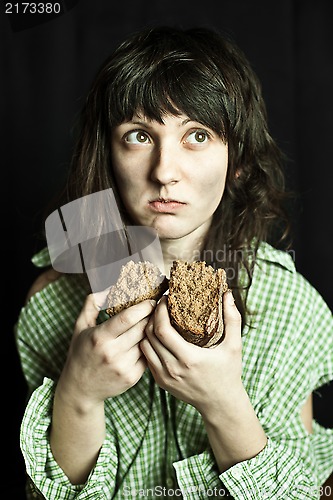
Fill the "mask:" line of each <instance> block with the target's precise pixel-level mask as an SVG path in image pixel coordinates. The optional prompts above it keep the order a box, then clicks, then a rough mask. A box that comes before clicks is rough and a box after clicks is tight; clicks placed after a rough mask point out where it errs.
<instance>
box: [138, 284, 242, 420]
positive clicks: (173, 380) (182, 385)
mask: <svg viewBox="0 0 333 500" xmlns="http://www.w3.org/2000/svg"><path fill="white" fill-rule="evenodd" d="M223 316H224V329H225V335H224V339H223V341H222V342H221V343H220V344H218V345H216V346H213V347H210V348H202V347H198V346H196V345H194V344H191V343H189V342H187V341H186V340H185V339H183V337H182V336H181V335H179V333H178V332H177V331H176V330H175V329H174V328H173V327H172V326H171V324H170V319H169V314H168V310H167V299H166V297H163V298H162V300H161V301H160V303H159V304H158V305H157V307H156V309H155V312H154V314H153V315H152V316H151V318H150V320H149V323H148V324H147V326H146V334H147V337H145V338H144V339H143V340H142V341H141V344H140V345H141V350H142V352H143V354H144V356H145V358H146V360H147V363H148V366H149V368H150V370H151V373H152V374H153V377H154V379H155V380H156V382H157V384H158V385H159V386H160V387H162V388H163V389H165V390H167V391H168V392H170V393H171V394H172V395H173V396H175V397H177V398H178V399H181V400H183V401H185V402H186V403H189V404H191V405H193V406H194V407H195V408H197V410H198V411H199V412H200V413H202V414H203V415H208V414H209V413H211V412H214V411H216V410H217V409H218V408H221V407H224V408H227V407H228V406H229V407H230V406H232V405H233V402H234V401H235V397H237V394H238V393H239V391H240V390H244V389H243V386H242V381H241V374H242V341H241V315H240V313H239V311H238V309H237V307H236V305H235V303H234V299H233V296H232V293H231V292H227V293H225V294H224V297H223ZM226 405H227V406H226Z"/></svg>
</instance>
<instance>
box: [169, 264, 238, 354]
mask: <svg viewBox="0 0 333 500" xmlns="http://www.w3.org/2000/svg"><path fill="white" fill-rule="evenodd" d="M227 290H228V284H227V280H226V273H225V270H224V269H217V270H216V271H215V270H214V269H213V267H212V266H208V265H207V264H206V262H203V261H199V262H193V263H188V262H185V261H181V260H175V261H174V262H173V265H172V267H171V270H170V280H169V295H168V311H169V315H170V321H171V324H172V326H173V327H174V328H175V329H176V330H177V331H178V332H179V333H180V334H181V335H182V336H183V337H184V339H185V340H187V341H188V342H191V343H192V344H196V345H198V346H200V347H211V346H212V345H215V344H217V343H219V342H220V341H221V340H222V338H223V330H224V325H223V309H222V297H223V294H224V293H225V292H226V291H227Z"/></svg>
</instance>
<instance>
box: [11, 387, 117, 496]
mask: <svg viewBox="0 0 333 500" xmlns="http://www.w3.org/2000/svg"><path fill="white" fill-rule="evenodd" d="M54 386H55V384H54V382H53V381H52V380H50V379H48V378H45V379H44V382H43V385H42V386H40V387H39V388H37V389H36V390H35V391H34V392H33V393H32V395H31V397H30V400H29V402H28V404H27V407H26V411H25V413H24V416H23V419H22V424H21V431H20V444H21V449H22V453H23V457H24V460H25V465H26V471H27V474H28V490H29V489H30V491H31V495H30V498H61V499H63V500H72V499H79V500H84V499H88V498H89V499H91V498H100V499H101V500H103V499H105V500H106V499H110V498H112V496H113V494H114V490H115V479H116V471H117V463H118V456H117V450H116V446H115V443H114V440H113V438H112V436H110V435H107V436H106V439H105V441H104V443H103V446H102V448H101V450H100V453H99V457H98V460H97V462H96V465H95V467H94V469H93V470H92V471H91V473H90V476H89V478H88V479H87V481H86V483H85V484H84V485H72V484H71V482H70V481H69V479H68V478H67V476H66V475H65V474H64V472H63V471H62V469H61V468H60V467H59V465H58V464H57V462H56V461H55V460H54V458H53V455H52V452H51V449H50V445H49V426H50V422H51V411H52V402H53V395H54ZM28 494H30V493H28ZM28 498H29V497H28Z"/></svg>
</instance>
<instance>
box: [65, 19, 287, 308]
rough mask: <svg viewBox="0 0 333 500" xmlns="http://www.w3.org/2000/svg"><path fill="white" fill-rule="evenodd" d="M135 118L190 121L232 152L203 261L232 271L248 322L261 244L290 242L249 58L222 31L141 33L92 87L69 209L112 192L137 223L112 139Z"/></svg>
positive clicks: (275, 158) (278, 164)
mask: <svg viewBox="0 0 333 500" xmlns="http://www.w3.org/2000/svg"><path fill="white" fill-rule="evenodd" d="M136 111H140V112H143V113H144V115H145V116H146V117H148V118H149V119H152V120H157V121H158V122H160V123H163V117H164V116H165V115H166V114H172V115H178V114H180V113H184V114H185V115H187V116H188V117H189V118H190V119H191V120H194V121H197V122H199V123H202V124H203V125H206V126H207V127H209V128H211V129H212V130H214V131H215V132H216V133H218V134H219V135H220V137H221V138H222V139H223V140H224V141H225V142H226V143H228V151H229V158H228V173H227V182H226V187H225V192H224V194H223V198H222V201H221V203H220V205H219V207H218V208H217V210H216V212H215V214H214V220H213V224H212V225H211V228H210V231H209V234H208V236H207V240H206V243H205V248H204V249H203V253H202V256H203V258H204V260H206V261H209V263H210V264H213V265H215V266H218V267H224V268H226V270H227V272H228V270H229V271H232V272H231V273H229V276H228V278H229V285H230V286H231V287H232V288H233V289H234V294H235V296H236V302H237V305H238V307H239V308H240V310H241V312H242V315H243V317H244V316H245V307H244V304H243V301H242V300H241V295H240V293H239V290H240V288H241V285H240V283H239V281H240V280H239V269H240V267H243V269H246V271H247V276H248V280H247V282H246V283H243V285H242V287H243V288H245V289H248V287H249V286H250V284H251V275H252V268H253V262H254V258H253V257H255V252H256V249H257V247H258V245H259V243H260V242H261V241H263V240H265V241H270V242H273V240H274V241H278V240H279V241H282V240H283V239H284V238H285V237H286V235H287V232H288V218H287V216H286V213H285V210H284V208H283V202H284V199H285V198H286V193H285V190H284V175H283V169H282V160H283V157H282V154H281V151H280V150H279V148H278V147H277V145H276V143H275V141H274V140H273V139H272V137H271V135H270V133H269V131H268V125H267V119H266V108H265V103H264V101H263V97H262V93H261V87H260V83H259V81H258V78H257V76H256V75H255V73H254V71H253V70H252V68H251V65H250V63H249V61H248V60H247V59H246V57H245V56H244V54H243V52H242V51H241V50H240V49H239V48H238V47H237V46H236V45H235V44H234V43H233V42H232V41H230V40H229V39H227V37H225V36H222V35H221V34H220V33H217V32H215V31H213V30H209V29H206V28H192V29H188V30H183V29H179V28H173V27H157V28H149V29H146V30H144V31H141V32H138V33H134V34H133V35H132V36H130V37H129V38H128V39H127V40H126V41H124V42H123V43H122V44H121V45H120V46H119V47H118V48H117V49H116V50H115V51H114V53H113V54H112V55H111V56H110V57H109V58H108V59H107V60H106V61H105V63H104V64H103V66H102V67H101V68H100V70H99V72H98V74H97V76H96V78H95V80H94V82H93V84H92V86H91V89H90V92H89V94H88V96H87V99H86V102H85V105H84V107H83V110H82V115H81V123H80V130H79V135H78V140H77V144H76V148H75V152H74V155H73V160H72V165H71V169H70V174H69V179H68V183H67V186H66V198H65V200H64V201H66V202H67V201H71V200H74V199H76V198H80V197H82V196H84V195H87V194H90V193H93V192H97V191H100V190H103V189H106V188H109V187H112V189H113V190H114V192H115V195H116V198H117V202H118V206H119V209H120V211H121V213H122V215H123V217H124V220H125V221H126V222H129V220H128V216H127V214H126V211H125V209H124V207H123V204H122V201H121V199H120V198H119V195H118V190H117V186H116V183H115V180H114V177H113V169H112V163H111V151H110V147H111V140H110V137H111V129H112V127H114V126H116V125H119V124H120V123H122V122H123V121H127V120H130V119H131V118H132V117H133V114H134V113H135V112H136ZM222 247H223V248H224V249H225V252H224V254H223V258H222V259H220V260H218V259H217V258H216V255H217V251H218V250H219V249H220V250H221V248H222ZM208 250H210V251H211V252H210V253H208ZM207 256H208V257H207Z"/></svg>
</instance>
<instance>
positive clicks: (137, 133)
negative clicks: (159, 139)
mask: <svg viewBox="0 0 333 500" xmlns="http://www.w3.org/2000/svg"><path fill="white" fill-rule="evenodd" d="M125 141H126V142H128V143H130V144H149V143H150V138H149V135H148V134H146V132H143V131H142V130H133V131H132V132H129V133H128V134H127V135H126V137H125Z"/></svg>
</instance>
